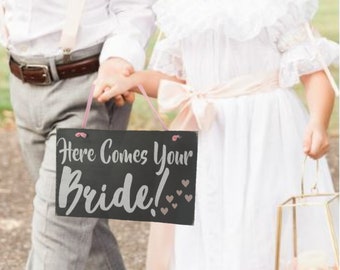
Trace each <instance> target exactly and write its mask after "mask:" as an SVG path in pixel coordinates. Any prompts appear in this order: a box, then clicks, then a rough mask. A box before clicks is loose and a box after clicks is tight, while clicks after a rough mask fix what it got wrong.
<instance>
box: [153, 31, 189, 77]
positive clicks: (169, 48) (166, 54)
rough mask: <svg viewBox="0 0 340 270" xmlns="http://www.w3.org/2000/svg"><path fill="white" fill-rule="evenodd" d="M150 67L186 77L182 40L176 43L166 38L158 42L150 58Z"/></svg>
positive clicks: (171, 74)
mask: <svg viewBox="0 0 340 270" xmlns="http://www.w3.org/2000/svg"><path fill="white" fill-rule="evenodd" d="M149 69H153V70H157V71H160V72H163V73H165V74H167V75H170V76H176V77H177V78H180V79H185V77H186V76H185V72H184V69H183V63H182V53H181V46H180V42H177V43H176V44H174V43H172V42H169V40H167V39H166V38H165V39H163V40H160V41H159V42H157V44H156V45H155V48H154V50H153V53H152V56H151V59H150V64H149Z"/></svg>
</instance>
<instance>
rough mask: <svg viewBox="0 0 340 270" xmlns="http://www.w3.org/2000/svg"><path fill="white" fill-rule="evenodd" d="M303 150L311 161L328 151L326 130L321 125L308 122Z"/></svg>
mask: <svg viewBox="0 0 340 270" xmlns="http://www.w3.org/2000/svg"><path fill="white" fill-rule="evenodd" d="M303 150H304V152H305V154H306V155H308V156H309V157H311V158H313V159H319V158H321V157H322V156H323V155H325V154H326V153H327V152H328V150H329V139H328V135H327V130H326V128H324V127H323V126H322V125H320V124H318V123H314V122H313V121H310V122H309V123H308V125H307V128H306V131H305V136H304V142H303Z"/></svg>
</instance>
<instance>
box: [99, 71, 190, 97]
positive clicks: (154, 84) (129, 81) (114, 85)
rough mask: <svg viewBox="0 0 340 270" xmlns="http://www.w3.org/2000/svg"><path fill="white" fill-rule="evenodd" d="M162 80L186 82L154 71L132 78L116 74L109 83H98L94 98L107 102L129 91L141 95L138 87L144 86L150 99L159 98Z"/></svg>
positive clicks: (134, 74) (144, 72) (141, 73)
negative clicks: (158, 93)
mask: <svg viewBox="0 0 340 270" xmlns="http://www.w3.org/2000/svg"><path fill="white" fill-rule="evenodd" d="M161 80H170V81H176V82H180V83H185V81H183V80H180V79H178V78H177V77H174V76H169V75H166V74H164V73H161V72H158V71H152V70H144V71H137V72H135V73H133V74H131V75H130V76H124V75H121V74H116V75H115V76H113V77H112V78H111V80H108V81H99V82H98V81H97V82H96V88H95V92H94V97H95V98H96V99H97V100H98V101H99V102H106V101H108V100H110V99H112V98H114V97H115V96H117V95H122V94H124V93H126V92H127V91H134V92H137V93H140V91H139V89H138V85H142V86H143V87H144V89H145V91H146V93H147V94H148V96H150V97H157V92H158V87H159V83H160V81H161Z"/></svg>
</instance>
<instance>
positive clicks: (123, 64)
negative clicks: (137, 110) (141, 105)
mask: <svg viewBox="0 0 340 270" xmlns="http://www.w3.org/2000/svg"><path fill="white" fill-rule="evenodd" d="M133 72H134V69H133V67H132V65H131V64H130V63H128V62H127V61H125V60H124V59H122V58H119V57H112V58H109V59H107V60H106V61H105V62H103V63H102V64H101V65H100V67H99V70H98V76H97V79H96V80H95V82H94V85H95V87H96V88H95V95H96V96H99V95H100V93H102V92H104V91H105V90H108V88H102V87H103V85H105V83H104V82H106V81H111V80H112V77H113V76H115V75H116V74H121V75H124V76H130V75H131V74H132V73H133ZM134 99H135V94H134V93H133V92H125V93H124V94H123V95H116V96H115V97H114V102H115V103H116V105H117V106H119V107H120V106H123V105H124V104H125V103H133V101H134ZM98 101H99V100H98ZM102 102H105V101H102Z"/></svg>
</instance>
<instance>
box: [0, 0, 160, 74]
mask: <svg viewBox="0 0 340 270" xmlns="http://www.w3.org/2000/svg"><path fill="white" fill-rule="evenodd" d="M154 2H155V0H96V1H90V0H86V1H85V6H84V10H83V14H82V19H81V22H80V26H79V30H78V35H77V43H76V46H75V48H74V50H78V49H83V48H87V47H89V46H91V45H95V44H98V43H101V42H104V47H103V50H102V52H101V56H100V60H101V62H102V61H104V60H105V59H107V58H109V57H121V58H123V59H125V60H127V61H129V62H130V63H131V64H132V65H133V66H134V68H135V69H137V70H138V69H141V68H143V65H144V61H145V54H144V47H145V45H146V43H147V41H148V39H149V37H150V35H151V33H152V31H153V29H154V14H153V12H152V10H151V6H152V4H153V3H154ZM67 3H68V1H67V0H48V1H46V0H35V1H33V0H25V1H22V0H0V10H1V9H2V11H3V12H1V11H0V29H2V31H1V33H2V34H1V43H2V44H3V45H4V46H5V47H7V48H8V49H9V51H10V52H12V53H15V54H17V55H20V56H28V57H32V56H46V57H47V56H54V55H59V54H61V53H62V49H61V48H60V47H59V41H60V37H61V31H62V28H63V23H64V19H65V13H66V9H67ZM1 6H2V8H1ZM1 13H3V14H2V16H1ZM6 32H7V33H8V34H6Z"/></svg>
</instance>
